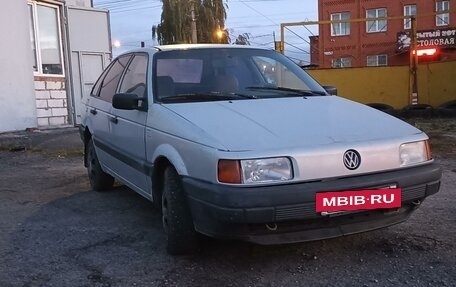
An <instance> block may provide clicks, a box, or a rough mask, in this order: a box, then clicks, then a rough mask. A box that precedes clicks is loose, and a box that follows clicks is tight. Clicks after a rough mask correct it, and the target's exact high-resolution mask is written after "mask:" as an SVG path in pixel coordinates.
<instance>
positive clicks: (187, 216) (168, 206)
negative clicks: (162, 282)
mask: <svg viewBox="0 0 456 287" xmlns="http://www.w3.org/2000/svg"><path fill="white" fill-rule="evenodd" d="M161 202H162V204H161V206H162V222H163V228H164V230H165V233H166V236H167V251H168V253H169V254H172V255H183V254H191V253H194V252H196V251H197V248H198V235H197V233H196V231H195V227H194V225H193V219H192V216H191V213H190V208H189V206H188V204H187V199H186V197H185V194H184V191H183V188H182V182H181V181H180V179H179V176H178V174H177V172H176V170H175V169H174V168H173V167H168V168H166V170H165V174H164V184H163V193H162V201H161Z"/></svg>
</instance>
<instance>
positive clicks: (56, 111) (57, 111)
mask: <svg viewBox="0 0 456 287" xmlns="http://www.w3.org/2000/svg"><path fill="white" fill-rule="evenodd" d="M52 116H53V117H61V116H64V117H66V116H68V110H67V109H66V108H52Z"/></svg>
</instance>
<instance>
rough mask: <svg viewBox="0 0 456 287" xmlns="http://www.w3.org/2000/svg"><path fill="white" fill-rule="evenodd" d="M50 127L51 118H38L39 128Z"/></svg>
mask: <svg viewBox="0 0 456 287" xmlns="http://www.w3.org/2000/svg"><path fill="white" fill-rule="evenodd" d="M48 125H49V118H38V126H39V127H43V126H48Z"/></svg>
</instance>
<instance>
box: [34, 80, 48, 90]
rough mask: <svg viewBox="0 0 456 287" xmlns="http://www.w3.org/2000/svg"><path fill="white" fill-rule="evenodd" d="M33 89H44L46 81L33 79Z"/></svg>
mask: <svg viewBox="0 0 456 287" xmlns="http://www.w3.org/2000/svg"><path fill="white" fill-rule="evenodd" d="M35 90H46V82H44V81H35Z"/></svg>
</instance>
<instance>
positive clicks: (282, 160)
mask: <svg viewBox="0 0 456 287" xmlns="http://www.w3.org/2000/svg"><path fill="white" fill-rule="evenodd" d="M292 178H293V171H292V168H291V161H290V160H289V159H288V158H286V157H278V158H265V159H248V160H240V161H237V160H220V161H219V163H218V180H219V182H223V183H232V184H240V183H247V184H255V183H271V182H281V181H286V180H290V179H292Z"/></svg>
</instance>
